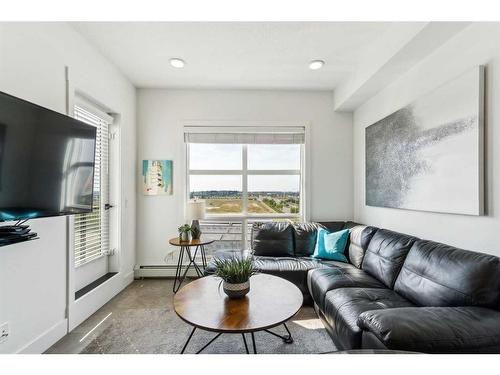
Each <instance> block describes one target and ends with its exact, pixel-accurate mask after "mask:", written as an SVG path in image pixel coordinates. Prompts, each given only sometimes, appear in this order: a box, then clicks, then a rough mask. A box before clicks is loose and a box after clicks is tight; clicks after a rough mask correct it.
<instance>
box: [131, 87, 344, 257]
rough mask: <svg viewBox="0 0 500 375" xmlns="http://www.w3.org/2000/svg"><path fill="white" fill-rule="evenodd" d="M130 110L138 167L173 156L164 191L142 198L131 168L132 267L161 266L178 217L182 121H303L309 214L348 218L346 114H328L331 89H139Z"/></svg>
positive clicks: (180, 208)
mask: <svg viewBox="0 0 500 375" xmlns="http://www.w3.org/2000/svg"><path fill="white" fill-rule="evenodd" d="M137 110H138V148H137V150H138V164H137V169H138V171H140V163H141V161H142V160H143V159H156V158H158V159H171V160H173V161H174V166H173V169H174V176H173V180H174V194H173V195H172V196H156V197H151V196H149V197H147V196H143V195H142V191H141V186H142V185H141V184H142V181H141V179H140V173H139V172H138V173H137V181H138V186H139V188H138V192H137V215H138V218H137V263H138V264H139V265H160V264H164V263H163V262H164V257H165V254H166V252H167V250H168V249H169V248H168V239H169V238H171V237H175V236H176V234H177V227H178V226H179V225H180V224H181V223H183V222H184V218H183V209H184V206H183V200H184V197H185V193H184V192H185V187H184V183H185V181H184V179H185V177H184V176H185V155H184V154H185V151H184V150H185V149H184V141H183V129H182V127H183V121H186V120H235V121H261V122H262V121H289V122H290V123H291V124H294V125H295V124H297V123H304V122H308V123H310V124H311V125H310V144H309V147H310V149H311V153H310V160H309V163H308V164H309V166H310V168H309V179H310V181H311V184H310V189H309V197H310V207H309V210H310V216H311V219H315V220H321V219H323V220H335V219H340V220H343V219H351V218H352V204H353V201H352V177H353V176H352V125H351V124H352V122H351V121H352V119H351V115H350V114H340V113H338V114H336V113H334V112H333V108H332V97H331V93H327V92H298V91H297V92H296V91H250V90H249V91H232V90H226V91H221V90H185V91H184V90H155V89H141V90H138V106H137ZM169 261H173V259H172V258H170V259H169Z"/></svg>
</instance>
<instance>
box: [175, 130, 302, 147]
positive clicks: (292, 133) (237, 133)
mask: <svg viewBox="0 0 500 375" xmlns="http://www.w3.org/2000/svg"><path fill="white" fill-rule="evenodd" d="M184 141H185V142H186V143H219V144H221V143H223V144H304V143H305V128H304V127H300V126H297V127H253V128H249V127H231V128H228V127H220V128H208V127H185V128H184Z"/></svg>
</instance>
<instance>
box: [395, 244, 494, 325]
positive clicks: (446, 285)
mask: <svg viewBox="0 0 500 375" xmlns="http://www.w3.org/2000/svg"><path fill="white" fill-rule="evenodd" d="M394 288H395V290H396V291H397V292H398V293H400V294H401V295H403V296H405V297H406V298H408V299H409V300H411V301H413V302H414V303H415V304H417V305H421V306H484V307H492V308H497V309H498V308H499V305H500V258H498V257H495V256H493V255H487V254H481V253H476V252H473V251H467V250H461V249H457V248H455V247H452V246H448V245H443V244H440V243H437V242H432V241H424V240H419V241H417V242H415V243H414V245H413V247H412V248H411V250H410V252H409V254H408V256H407V258H406V260H405V262H404V264H403V268H402V269H401V272H400V274H399V276H398V278H397V280H396V284H395V286H394ZM499 324H500V322H499Z"/></svg>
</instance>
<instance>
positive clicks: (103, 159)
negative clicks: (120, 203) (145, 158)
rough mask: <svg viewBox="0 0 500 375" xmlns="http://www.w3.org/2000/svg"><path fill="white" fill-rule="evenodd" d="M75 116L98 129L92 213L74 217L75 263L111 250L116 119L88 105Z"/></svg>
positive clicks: (75, 110) (83, 262)
mask: <svg viewBox="0 0 500 375" xmlns="http://www.w3.org/2000/svg"><path fill="white" fill-rule="evenodd" d="M74 117H75V118H76V119H78V120H80V121H83V122H85V123H87V124H89V125H92V126H95V127H96V128H97V139H96V147H95V171H94V196H93V200H92V203H93V205H92V212H91V213H87V214H78V215H75V218H74V250H75V266H81V265H83V264H85V263H88V262H90V261H92V260H94V259H97V258H99V257H101V256H103V255H104V254H105V252H106V251H107V250H109V212H108V210H107V208H106V204H107V203H108V202H109V126H110V125H111V123H112V118H111V117H110V116H108V115H107V114H106V113H101V111H99V110H97V109H94V108H91V107H90V106H87V105H85V106H84V105H80V104H77V105H75V107H74Z"/></svg>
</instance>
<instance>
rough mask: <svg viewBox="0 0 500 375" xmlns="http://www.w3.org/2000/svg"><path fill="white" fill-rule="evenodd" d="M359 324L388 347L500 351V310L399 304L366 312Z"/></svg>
mask: <svg viewBox="0 0 500 375" xmlns="http://www.w3.org/2000/svg"><path fill="white" fill-rule="evenodd" d="M357 323H358V326H359V327H360V328H361V329H362V330H364V331H368V332H371V333H372V334H373V335H375V336H376V337H377V339H378V340H380V341H381V342H382V343H383V344H384V345H385V346H386V347H387V348H388V349H400V350H409V351H416V352H426V353H447V352H482V351H484V352H489V351H494V352H496V351H500V311H496V310H492V309H487V308H482V307H472V306H470V307H400V308H394V309H384V310H371V311H365V312H364V313H362V314H361V315H360V316H359V318H358V321H357Z"/></svg>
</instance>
